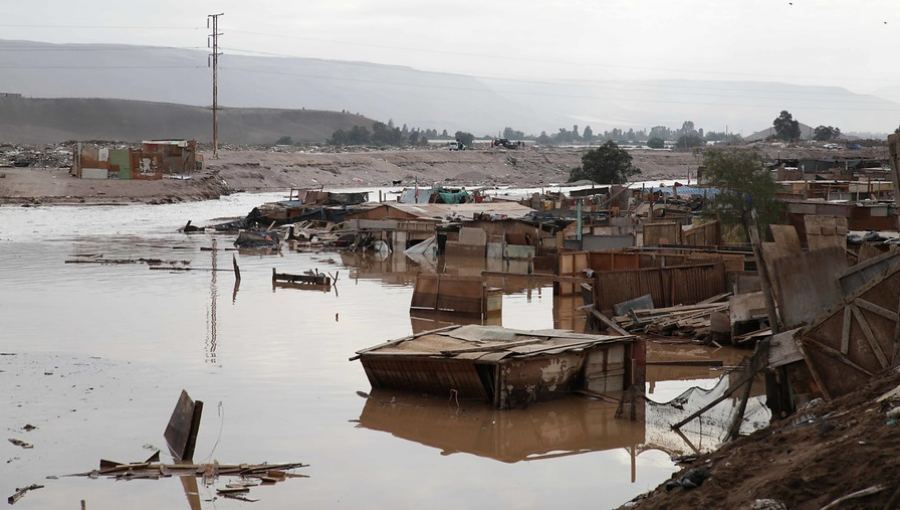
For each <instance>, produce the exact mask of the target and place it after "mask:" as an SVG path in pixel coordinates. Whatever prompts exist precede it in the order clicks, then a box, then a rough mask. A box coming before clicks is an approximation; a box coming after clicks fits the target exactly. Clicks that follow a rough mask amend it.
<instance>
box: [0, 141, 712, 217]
mask: <svg viewBox="0 0 900 510" xmlns="http://www.w3.org/2000/svg"><path fill="white" fill-rule="evenodd" d="M583 152H584V150H583V149H563V148H559V149H555V148H549V149H527V150H522V151H506V150H494V151H460V152H457V151H448V150H416V151H405V150H391V151H368V152H347V153H312V154H304V153H283V152H265V151H220V153H219V156H220V157H219V158H218V159H213V158H212V155H211V154H205V158H206V165H205V168H204V170H203V171H202V172H200V173H198V174H195V175H194V176H193V178H192V179H190V180H184V181H182V180H175V179H163V180H161V181H119V180H104V181H97V180H84V179H77V178H75V177H72V176H70V175H69V174H68V169H45V168H24V169H23V168H0V175H3V176H4V177H2V178H0V204H52V203H56V204H59V203H91V204H97V203H115V204H127V203H166V202H176V201H187V200H203V199H210V198H217V197H219V196H221V195H226V194H230V193H234V192H237V191H248V192H263V191H273V190H279V189H287V188H291V187H309V186H320V185H324V186H335V187H340V186H352V187H358V186H390V185H392V183H394V182H397V181H400V182H402V184H403V185H408V186H412V185H413V184H414V183H415V182H416V181H417V180H418V183H419V185H422V186H429V185H432V184H436V183H441V184H444V185H468V186H472V185H516V186H529V185H548V184H551V183H560V182H565V181H566V180H567V179H568V176H569V172H570V171H571V169H572V168H574V167H576V166H578V165H579V164H580V162H581V155H582V153H583ZM633 156H634V164H635V165H636V166H637V167H638V168H641V169H642V170H643V174H642V176H644V177H645V178H647V179H655V178H660V179H661V178H666V177H676V176H683V175H686V174H687V170H688V168H696V166H697V163H698V160H697V158H696V157H695V156H694V155H693V154H690V153H659V152H652V151H644V152H641V151H637V152H635V153H633Z"/></svg>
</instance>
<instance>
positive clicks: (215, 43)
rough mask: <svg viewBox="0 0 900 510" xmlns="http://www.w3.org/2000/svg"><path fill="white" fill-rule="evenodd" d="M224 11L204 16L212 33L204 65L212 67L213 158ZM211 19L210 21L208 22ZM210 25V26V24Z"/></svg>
mask: <svg viewBox="0 0 900 510" xmlns="http://www.w3.org/2000/svg"><path fill="white" fill-rule="evenodd" d="M224 15H225V13H224V12H220V13H219V14H210V15H208V16H206V28H212V33H211V34H210V35H209V37H208V38H207V39H206V46H207V47H208V48H209V47H210V42H211V43H212V53H210V54H209V56H208V57H207V59H206V65H207V66H211V67H212V69H213V106H212V110H213V158H215V159H218V157H219V55H221V53H219V36H220V35H222V34H221V33H219V16H224ZM210 21H212V23H210ZM210 25H212V26H210Z"/></svg>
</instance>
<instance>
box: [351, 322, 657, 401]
mask: <svg viewBox="0 0 900 510" xmlns="http://www.w3.org/2000/svg"><path fill="white" fill-rule="evenodd" d="M642 349H643V344H642V343H640V342H638V341H637V339H636V338H635V337H633V336H603V335H584V334H577V333H572V332H571V331H565V330H552V329H551V330H537V331H523V330H515V329H506V328H501V327H496V326H476V325H469V326H450V327H448V328H444V329H439V330H433V331H426V332H423V333H420V334H417V335H413V336H409V337H405V338H401V339H398V340H393V341H389V342H386V343H383V344H380V345H376V346H374V347H370V348H368V349H363V350H361V351H358V352H357V353H356V356H354V357H352V358H350V360H351V361H353V360H356V359H359V360H360V361H361V362H362V365H363V368H364V369H365V371H366V375H367V376H368V378H369V382H370V383H371V384H372V388H375V389H390V390H401V391H410V392H417V393H426V394H431V395H437V396H442V397H447V396H450V397H458V398H473V399H482V400H484V401H486V402H490V403H492V404H493V405H494V407H496V408H498V409H509V408H516V407H525V406H527V405H529V404H531V403H532V402H539V401H544V400H552V399H554V398H558V397H561V396H563V395H566V394H568V393H572V392H581V393H587V394H603V393H607V392H615V391H622V390H625V389H627V388H629V387H630V386H631V385H632V384H634V383H635V382H636V381H638V380H640V376H639V375H638V374H637V373H636V371H637V370H638V368H637V363H635V360H643V359H645V358H644V356H643V355H642V352H641V350H642Z"/></svg>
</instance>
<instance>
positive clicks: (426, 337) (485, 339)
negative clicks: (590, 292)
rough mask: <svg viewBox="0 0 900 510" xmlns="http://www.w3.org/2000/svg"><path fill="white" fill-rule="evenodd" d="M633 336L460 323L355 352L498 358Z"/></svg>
mask: <svg viewBox="0 0 900 510" xmlns="http://www.w3.org/2000/svg"><path fill="white" fill-rule="evenodd" d="M634 340H635V337H633V336H627V337H623V336H606V335H583V334H578V333H573V332H571V331H568V330H538V331H525V330H516V329H507V328H501V327H497V326H471V325H470V326H459V327H457V328H452V329H449V330H442V331H435V332H425V333H422V334H421V335H418V336H414V337H411V338H405V339H401V340H398V341H394V342H388V343H386V344H382V345H380V346H376V347H373V348H370V349H364V350H362V351H359V352H357V354H359V355H360V356H363V357H366V356H373V357H382V356H384V357H392V356H398V357H434V358H442V359H448V358H454V359H467V360H482V361H494V362H496V361H500V360H502V359H505V358H522V357H528V356H534V355H538V354H559V353H562V352H566V351H570V350H579V349H585V348H589V347H593V346H595V345H600V344H612V343H623V342H624V343H630V342H633V341H634Z"/></svg>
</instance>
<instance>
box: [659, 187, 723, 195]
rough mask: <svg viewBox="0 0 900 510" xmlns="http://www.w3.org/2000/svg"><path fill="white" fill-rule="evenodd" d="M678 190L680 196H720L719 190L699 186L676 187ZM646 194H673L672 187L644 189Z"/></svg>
mask: <svg viewBox="0 0 900 510" xmlns="http://www.w3.org/2000/svg"><path fill="white" fill-rule="evenodd" d="M675 189H676V190H677V191H676V192H675V194H677V195H678V196H691V197H702V196H704V195H705V196H707V197H710V198H712V197H714V196H716V195H718V194H719V188H700V187H697V186H676V187H675ZM644 191H645V192H646V193H661V194H663V195H671V194H672V186H665V187H662V188H660V187H650V188H644Z"/></svg>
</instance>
